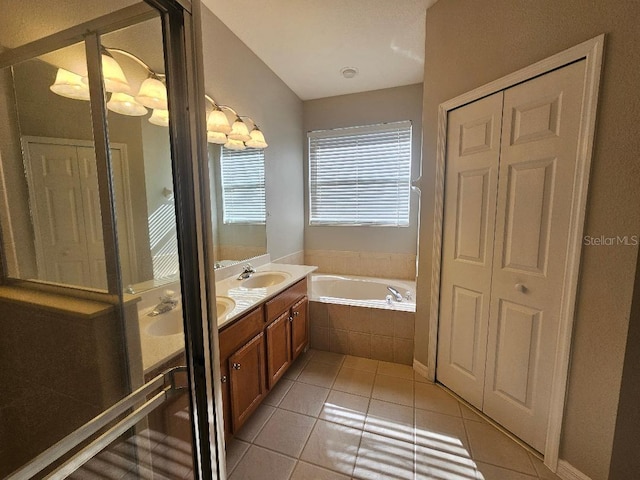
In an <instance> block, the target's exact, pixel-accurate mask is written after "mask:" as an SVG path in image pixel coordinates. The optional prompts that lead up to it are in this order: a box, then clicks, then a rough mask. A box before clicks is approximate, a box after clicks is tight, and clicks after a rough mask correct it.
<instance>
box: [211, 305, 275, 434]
mask: <svg viewBox="0 0 640 480" xmlns="http://www.w3.org/2000/svg"><path fill="white" fill-rule="evenodd" d="M263 330H264V308H263V306H262V305H261V306H259V307H258V308H256V309H255V310H253V311H251V312H250V313H248V314H246V315H245V316H244V317H242V318H241V319H239V320H237V321H236V322H233V323H232V324H231V325H228V326H226V327H225V328H223V329H222V330H221V331H220V334H219V336H218V338H219V343H220V375H221V382H222V406H223V413H224V427H225V434H226V435H227V436H229V435H231V433H232V432H235V431H237V430H238V429H239V428H240V427H241V426H242V424H243V423H244V422H245V421H246V419H247V417H248V416H249V415H251V413H253V411H254V410H255V409H256V408H257V407H258V405H259V404H260V402H261V401H262V398H264V395H265V394H266V382H265V378H266V374H267V373H266V365H265V360H264V358H265V353H264V352H265V343H264V333H263ZM234 365H236V368H234Z"/></svg>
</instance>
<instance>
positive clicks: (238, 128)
mask: <svg viewBox="0 0 640 480" xmlns="http://www.w3.org/2000/svg"><path fill="white" fill-rule="evenodd" d="M229 138H230V139H231V140H240V141H241V142H247V141H249V140H251V136H250V135H249V129H248V128H247V124H246V123H244V122H243V121H242V120H241V119H239V118H237V119H236V121H235V122H233V125H232V126H231V133H229Z"/></svg>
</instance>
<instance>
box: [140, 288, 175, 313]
mask: <svg viewBox="0 0 640 480" xmlns="http://www.w3.org/2000/svg"><path fill="white" fill-rule="evenodd" d="M177 306H178V297H177V296H176V295H175V293H174V292H173V291H171V290H166V291H165V292H164V295H162V296H161V297H160V303H158V304H157V305H156V306H155V307H153V310H151V312H149V313H148V314H147V315H148V316H149V317H155V316H157V315H160V314H163V313H167V312H170V311H171V310H173V309H174V308H176V307H177Z"/></svg>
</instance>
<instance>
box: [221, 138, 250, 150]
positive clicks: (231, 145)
mask: <svg viewBox="0 0 640 480" xmlns="http://www.w3.org/2000/svg"><path fill="white" fill-rule="evenodd" d="M224 147H225V148H228V149H229V150H244V149H246V148H247V147H246V145H245V144H244V142H243V141H242V140H234V139H233V138H230V139H229V140H227V143H225V144H224Z"/></svg>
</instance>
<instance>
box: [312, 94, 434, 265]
mask: <svg viewBox="0 0 640 480" xmlns="http://www.w3.org/2000/svg"><path fill="white" fill-rule="evenodd" d="M402 120H411V122H412V124H413V138H412V146H411V147H412V149H411V150H412V166H411V177H412V178H417V177H418V176H419V175H420V173H419V172H420V154H421V145H422V84H416V85H409V86H405V87H397V88H387V89H384V90H375V91H371V92H364V93H355V94H351V95H340V96H338V97H329V98H321V99H318V100H308V101H306V102H304V131H305V132H309V131H313V130H326V129H332V128H341V127H353V126H360V125H372V124H377V123H383V122H397V121H402ZM305 142H306V139H305ZM305 146H306V143H305ZM304 150H305V162H304V165H305V177H304V178H305V204H306V202H307V197H308V191H307V190H306V183H307V182H306V179H307V175H308V174H307V171H308V166H307V164H308V159H307V153H308V152H307V149H306V147H305V149H304ZM308 223H309V221H308V214H307V208H305V223H304V225H305V227H304V234H305V237H304V248H305V250H339V251H370V252H371V251H373V252H386V253H409V254H415V253H416V248H417V247H416V245H417V233H418V227H417V225H418V196H417V194H416V193H413V192H412V193H411V213H410V225H409V227H402V228H400V227H330V226H313V227H310V226H309V225H308ZM351 273H352V274H357V272H351Z"/></svg>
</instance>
